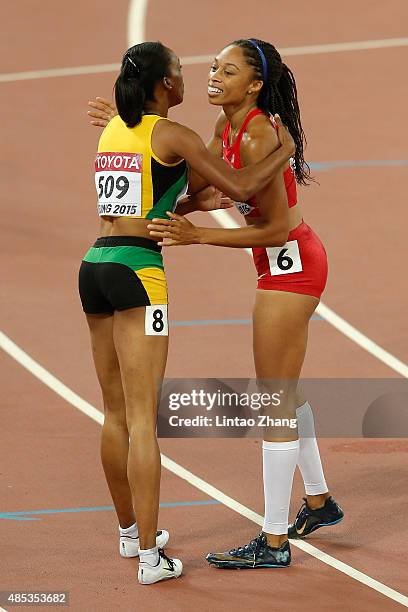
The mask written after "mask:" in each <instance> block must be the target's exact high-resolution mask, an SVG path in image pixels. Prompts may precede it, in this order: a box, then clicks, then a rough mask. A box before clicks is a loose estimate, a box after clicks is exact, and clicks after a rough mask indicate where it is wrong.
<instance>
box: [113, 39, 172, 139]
mask: <svg viewBox="0 0 408 612" xmlns="http://www.w3.org/2000/svg"><path fill="white" fill-rule="evenodd" d="M169 64H170V54H169V51H168V49H167V48H166V47H165V46H164V45H162V43H160V42H144V43H141V44H139V45H134V46H133V47H131V48H130V49H128V50H127V51H126V53H125V55H124V56H123V60H122V66H121V69H120V73H119V76H118V78H117V79H116V83H115V101H116V106H117V109H118V113H119V116H120V118H121V119H122V120H123V121H124V122H125V123H126V125H127V126H128V127H129V128H133V127H135V126H136V125H138V123H140V122H141V120H142V115H143V110H144V107H145V104H146V102H154V101H155V99H154V88H155V86H156V83H158V82H159V81H161V80H162V79H163V78H164V77H165V76H167V74H168V68H169Z"/></svg>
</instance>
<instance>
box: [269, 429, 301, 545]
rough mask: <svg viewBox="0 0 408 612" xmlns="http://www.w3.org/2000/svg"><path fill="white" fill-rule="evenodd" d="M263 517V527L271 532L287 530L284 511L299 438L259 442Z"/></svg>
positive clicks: (286, 511) (285, 531) (286, 510)
mask: <svg viewBox="0 0 408 612" xmlns="http://www.w3.org/2000/svg"><path fill="white" fill-rule="evenodd" d="M262 449H263V451H262V454H263V482H264V495H265V518H264V524H263V531H264V532H265V533H272V534H274V535H281V534H284V533H287V532H288V515H289V502H290V494H291V491H292V481H293V474H294V472H295V468H296V464H297V460H298V454H299V440H294V441H292V442H266V441H264V443H263V445H262Z"/></svg>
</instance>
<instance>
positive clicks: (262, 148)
mask: <svg viewBox="0 0 408 612" xmlns="http://www.w3.org/2000/svg"><path fill="white" fill-rule="evenodd" d="M279 146H280V142H279V138H278V135H277V132H276V130H275V128H274V127H273V125H272V123H271V120H270V118H269V117H268V115H264V114H259V115H256V116H255V117H253V119H251V121H250V122H249V123H248V125H247V127H246V130H245V134H244V137H243V139H242V142H241V159H242V161H243V162H244V164H245V165H248V164H251V163H256V162H257V161H259V160H261V159H264V158H265V157H266V156H267V155H269V154H270V153H273V151H275V150H276V149H277V148H278V147H279Z"/></svg>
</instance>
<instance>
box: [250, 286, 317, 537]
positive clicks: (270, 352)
mask: <svg viewBox="0 0 408 612" xmlns="http://www.w3.org/2000/svg"><path fill="white" fill-rule="evenodd" d="M318 303H319V300H318V299H317V298H314V297H311V296H308V295H302V294H295V293H289V292H283V291H262V290H258V291H257V294H256V299H255V306H254V328H253V329H254V337H253V343H254V359H255V370H256V375H257V378H258V379H262V380H264V381H266V380H270V381H273V380H279V381H287V383H288V384H287V387H286V390H287V392H288V395H287V398H286V404H285V407H284V414H285V416H287V417H288V418H294V417H295V416H296V407H297V406H296V397H295V394H294V391H295V386H296V383H297V380H298V378H299V376H300V371H301V368H302V365H303V360H304V357H305V353H306V346H307V334H308V323H309V320H310V317H311V316H312V314H313V312H314V310H315V308H316V306H317V304H318ZM293 385H294V386H293ZM298 453H299V442H298V435H297V432H296V433H295V432H293V433H292V435H289V434H287V435H286V436H285V437H280V438H278V439H274V438H273V437H272V438H271V437H270V436H268V435H267V436H266V440H265V441H264V448H263V465H264V490H265V524H264V531H265V532H266V533H267V540H268V544H269V545H271V546H274V547H278V546H280V545H281V544H282V543H283V542H284V541H285V540H286V539H287V513H288V509H289V501H290V493H291V488H292V481H293V474H294V470H295V467H296V463H297V459H298ZM278 472H279V474H280V476H281V477H280V478H279V479H278V478H276V474H277V473H278ZM280 526H281V528H280Z"/></svg>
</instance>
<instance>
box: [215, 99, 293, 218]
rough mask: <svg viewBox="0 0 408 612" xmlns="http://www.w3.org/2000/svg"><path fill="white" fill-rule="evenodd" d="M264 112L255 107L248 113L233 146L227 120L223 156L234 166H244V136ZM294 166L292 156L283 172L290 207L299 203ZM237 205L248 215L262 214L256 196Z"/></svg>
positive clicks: (240, 210)
mask: <svg viewBox="0 0 408 612" xmlns="http://www.w3.org/2000/svg"><path fill="white" fill-rule="evenodd" d="M264 114H265V113H264V112H263V111H261V110H260V109H259V108H254V110H253V111H251V112H250V113H249V114H248V115H247V117H246V119H245V121H244V123H243V124H242V127H241V129H240V130H239V132H238V135H237V137H236V138H235V140H234V142H233V143H232V145H231V146H229V132H230V128H231V124H230V122H229V121H228V122H227V125H226V126H225V129H224V132H223V135H222V156H223V159H224V161H226V162H227V164H228V165H230V166H232V167H233V168H242V164H241V154H240V146H241V140H242V136H243V135H244V132H245V129H246V127H247V125H248V123H249V122H250V121H251V119H253V118H254V117H256V116H257V115H264ZM270 119H271V122H272V125H273V126H274V127H275V122H274V120H273V117H272V116H271V117H270ZM293 166H294V159H293V158H291V160H290V167H289V168H287V169H286V170H285V172H284V174H283V177H284V180H285V187H286V193H287V196H288V205H289V208H291V207H292V206H295V204H296V203H297V192H296V179H295V174H294V171H293ZM235 205H236V207H237V209H238V210H239V212H240V213H241V214H242V215H245V216H248V217H259V216H260V212H259V208H258V206H257V203H256V198H255V197H253V198H250V199H249V200H248V202H236V203H235Z"/></svg>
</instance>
